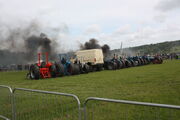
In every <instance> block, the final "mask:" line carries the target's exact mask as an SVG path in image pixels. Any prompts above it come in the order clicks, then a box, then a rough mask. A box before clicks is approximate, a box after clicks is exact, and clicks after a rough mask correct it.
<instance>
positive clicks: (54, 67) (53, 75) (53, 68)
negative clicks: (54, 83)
mask: <svg viewBox="0 0 180 120" xmlns="http://www.w3.org/2000/svg"><path fill="white" fill-rule="evenodd" d="M49 70H50V73H51V77H53V78H55V77H56V66H55V65H54V64H53V65H51V66H50V68H49Z"/></svg>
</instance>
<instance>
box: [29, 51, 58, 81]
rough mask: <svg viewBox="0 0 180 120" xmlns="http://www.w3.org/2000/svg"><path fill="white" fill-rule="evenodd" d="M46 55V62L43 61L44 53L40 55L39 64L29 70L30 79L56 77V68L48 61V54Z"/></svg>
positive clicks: (33, 65)
mask: <svg viewBox="0 0 180 120" xmlns="http://www.w3.org/2000/svg"><path fill="white" fill-rule="evenodd" d="M45 54H46V61H45V62H44V61H41V55H42V53H38V63H36V64H32V65H31V66H30V69H29V73H28V77H29V78H30V79H40V78H42V79H44V78H51V77H56V66H55V65H54V64H53V63H51V62H49V61H48V53H45Z"/></svg>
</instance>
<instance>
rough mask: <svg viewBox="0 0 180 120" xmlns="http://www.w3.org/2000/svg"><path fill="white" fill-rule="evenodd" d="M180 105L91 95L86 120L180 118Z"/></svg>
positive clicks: (173, 119)
mask: <svg viewBox="0 0 180 120" xmlns="http://www.w3.org/2000/svg"><path fill="white" fill-rule="evenodd" d="M179 118H180V106H175V105H166V104H154V103H146V102H136V101H127V100H115V99H107V98H97V97H89V98H87V99H86V101H85V103H84V120H179Z"/></svg>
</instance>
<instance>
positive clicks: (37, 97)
mask: <svg viewBox="0 0 180 120" xmlns="http://www.w3.org/2000/svg"><path fill="white" fill-rule="evenodd" d="M83 105H84V106H83V107H82V108H81V103H80V100H79V98H78V97H77V96H76V95H73V94H67V93H60V92H50V91H42V90H34V89H25V88H15V89H13V90H12V89H11V88H10V87H8V86H4V85H0V120H10V119H11V120H67V119H68V120H83V119H84V120H179V118H180V106H175V105H166V104H154V103H145V102H136V101H127V100H115V99H107V98H97V97H89V98H87V99H86V100H85V103H84V104H83ZM82 110H83V111H82ZM82 112H83V113H84V114H82ZM82 115H83V118H82Z"/></svg>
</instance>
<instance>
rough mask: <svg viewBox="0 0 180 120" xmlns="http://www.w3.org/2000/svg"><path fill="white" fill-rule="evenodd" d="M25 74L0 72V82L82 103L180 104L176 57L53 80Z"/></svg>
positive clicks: (178, 62) (179, 73)
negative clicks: (98, 100) (61, 94)
mask: <svg viewBox="0 0 180 120" xmlns="http://www.w3.org/2000/svg"><path fill="white" fill-rule="evenodd" d="M26 73H27V72H26V71H23V72H0V84H2V85H8V86H11V87H13V88H14V87H21V88H30V89H40V90H48V91H57V92H64V93H72V94H75V95H77V96H78V97H79V98H80V100H81V102H82V103H83V102H84V100H85V98H87V97H90V96H93V97H104V98H113V99H124V100H135V101H142V102H154V103H162V104H174V105H180V61H179V60H172V61H164V63H163V64H156V65H146V66H140V67H133V68H127V69H120V70H116V71H106V70H105V71H101V72H94V73H89V74H81V75H77V76H67V77H59V78H55V79H41V80H27V79H26ZM114 107H115V106H114ZM114 107H113V108H114ZM102 109H103V108H102ZM101 112H102V111H101ZM97 113H98V112H97ZM99 114H100V113H99Z"/></svg>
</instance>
